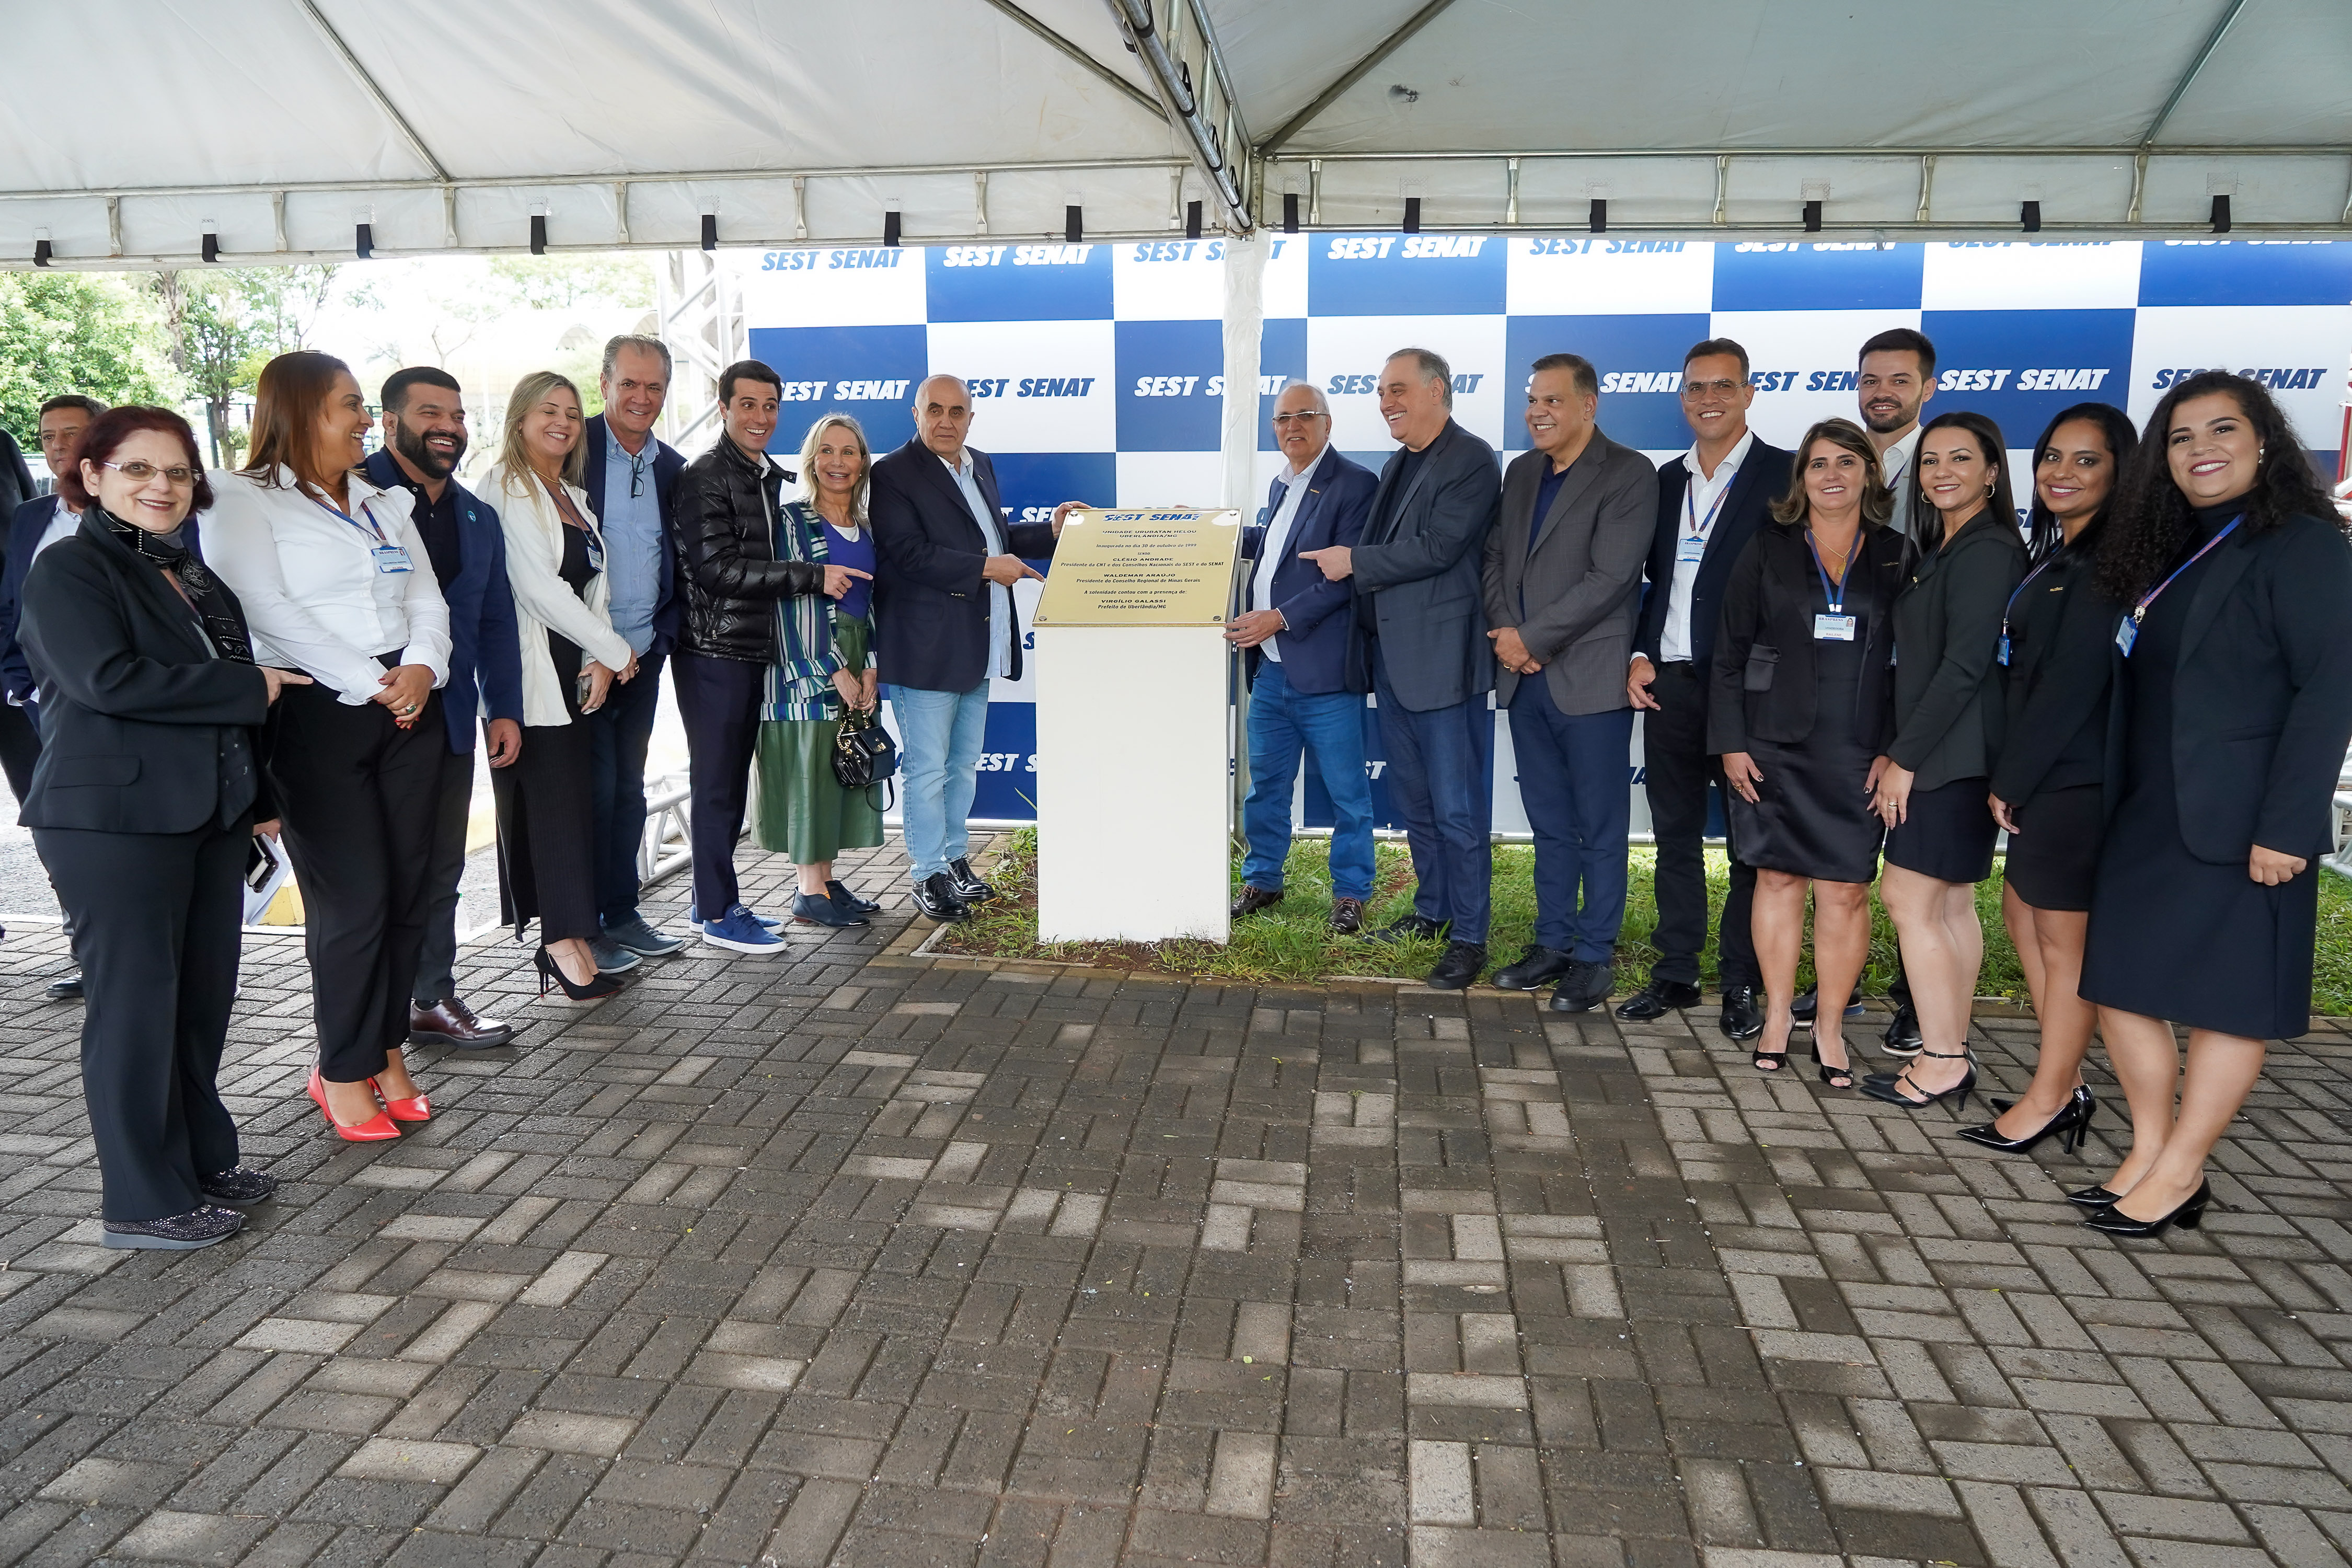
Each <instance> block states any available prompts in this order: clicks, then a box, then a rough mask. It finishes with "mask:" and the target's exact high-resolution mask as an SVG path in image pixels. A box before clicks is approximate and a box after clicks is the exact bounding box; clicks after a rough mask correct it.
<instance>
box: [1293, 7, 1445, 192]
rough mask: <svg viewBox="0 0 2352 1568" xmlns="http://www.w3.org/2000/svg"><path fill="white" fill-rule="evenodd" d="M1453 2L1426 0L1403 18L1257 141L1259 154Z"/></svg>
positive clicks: (1295, 129) (1297, 128)
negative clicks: (1301, 105)
mask: <svg viewBox="0 0 2352 1568" xmlns="http://www.w3.org/2000/svg"><path fill="white" fill-rule="evenodd" d="M1453 4H1454V0H1429V4H1428V5H1423V7H1422V8H1421V9H1420V10H1418V11H1416V12H1414V13H1413V14H1412V16H1408V17H1407V18H1405V21H1404V23H1403V25H1402V26H1400V27H1398V28H1397V30H1396V31H1395V32H1393V33H1391V34H1390V35H1389V36H1388V37H1385V38H1382V39H1381V41H1380V42H1379V43H1378V44H1376V45H1374V46H1373V47H1372V51H1371V53H1370V54H1368V55H1366V56H1365V57H1364V58H1361V59H1360V60H1358V61H1357V62H1356V63H1355V64H1354V65H1352V66H1349V68H1347V69H1346V70H1345V71H1343V72H1341V73H1340V76H1339V79H1338V80H1337V81H1334V82H1333V83H1332V84H1331V85H1330V86H1328V87H1327V88H1325V89H1323V90H1322V91H1321V92H1319V93H1318V94H1317V95H1316V96H1315V98H1314V100H1313V101H1311V102H1310V103H1308V104H1307V107H1306V108H1304V109H1302V110H1299V111H1298V112H1297V113H1296V114H1294V115H1292V116H1291V117H1290V118H1289V119H1288V120H1287V121H1284V123H1283V125H1282V128H1281V129H1280V130H1278V131H1276V132H1275V133H1274V134H1273V135H1271V136H1269V137H1267V138H1266V139H1265V141H1264V142H1261V143H1259V145H1258V153H1259V155H1260V156H1262V157H1266V158H1271V157H1274V156H1275V155H1276V153H1279V152H1280V151H1281V150H1282V148H1283V146H1284V144H1285V143H1286V142H1289V140H1290V139H1291V138H1292V137H1293V136H1296V135H1297V133H1298V132H1300V131H1302V130H1304V129H1305V128H1306V127H1307V125H1308V124H1309V123H1310V122H1312V121H1314V119H1315V117H1316V116H1317V115H1318V114H1321V113H1322V112H1323V111H1324V110H1327V109H1328V108H1330V107H1331V105H1332V104H1334V103H1336V102H1338V101H1339V96H1340V95H1341V94H1342V93H1344V92H1346V91H1347V90H1348V89H1349V88H1351V87H1353V86H1355V85H1356V84H1357V83H1358V82H1360V81H1361V80H1363V79H1364V78H1365V77H1366V76H1368V75H1370V72H1371V70H1372V68H1374V67H1376V66H1378V65H1379V64H1380V63H1381V61H1382V60H1384V59H1386V58H1389V57H1390V56H1391V55H1392V54H1394V53H1396V52H1397V51H1398V50H1399V49H1401V48H1402V47H1404V46H1405V45H1406V44H1407V43H1408V42H1409V41H1411V39H1412V36H1413V35H1414V34H1415V33H1418V32H1420V31H1421V30H1422V28H1423V27H1425V26H1428V25H1429V24H1430V23H1431V22H1433V21H1435V20H1436V19H1437V14H1438V13H1439V12H1441V11H1443V10H1444V9H1445V8H1446V7H1447V6H1448V5H1453Z"/></svg>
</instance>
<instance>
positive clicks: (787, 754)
mask: <svg viewBox="0 0 2352 1568" xmlns="http://www.w3.org/2000/svg"><path fill="white" fill-rule="evenodd" d="M870 635H871V632H870V628H869V627H868V626H867V624H866V622H864V621H853V620H850V619H847V618H846V617H844V618H843V619H841V620H837V621H835V623H834V627H833V636H834V642H835V646H836V647H839V648H840V650H841V656H842V658H843V661H844V662H845V664H846V665H847V666H848V668H850V669H852V670H856V671H859V672H863V671H864V669H865V668H866V647H867V639H868V637H870ZM840 729H841V721H840V720H838V719H769V720H763V721H761V724H760V754H759V801H758V805H757V807H756V808H755V809H754V811H753V812H752V815H751V832H752V837H754V838H756V839H757V840H758V841H759V845H760V847H761V848H762V849H765V850H767V851H768V852H769V853H771V854H782V855H786V856H789V857H791V858H792V862H793V865H795V866H816V865H822V864H823V863H824V862H825V861H827V860H830V859H832V858H834V857H835V856H836V855H838V854H839V853H840V852H841V851H842V850H844V849H873V848H877V847H880V845H881V843H882V801H883V796H884V793H885V786H884V785H882V784H874V785H871V786H869V787H867V788H866V789H859V790H848V789H844V788H842V787H841V784H840V782H839V781H838V780H836V779H835V777H834V776H833V738H834V736H835V734H836V733H837V732H839V731H840Z"/></svg>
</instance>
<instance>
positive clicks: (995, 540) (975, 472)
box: [940, 447, 1013, 679]
mask: <svg viewBox="0 0 2352 1568" xmlns="http://www.w3.org/2000/svg"><path fill="white" fill-rule="evenodd" d="M956 459H957V460H955V461H953V462H950V461H949V459H947V458H940V462H941V463H943V464H945V465H946V467H947V470H948V472H949V474H950V475H951V476H952V477H953V478H954V479H955V483H956V489H959V490H961V491H962V492H963V503H964V505H966V506H968V507H970V508H971V520H972V521H974V522H976V523H978V524H980V536H981V538H982V539H984V540H986V541H987V542H988V552H989V553H990V554H991V555H1003V554H1004V553H1005V545H1004V521H1003V519H1002V518H1000V517H998V516H997V515H996V514H995V512H994V510H992V508H991V507H990V506H989V504H988V498H987V497H986V496H983V495H982V494H981V493H980V479H979V472H980V470H979V465H977V464H976V463H974V462H973V461H972V456H971V447H964V448H962V449H961V450H960V451H958V452H957V453H956ZM981 586H982V588H985V589H986V590H987V591H988V673H989V674H991V675H993V676H996V677H998V678H999V679H1009V678H1010V676H1011V674H1012V670H1013V590H1012V589H1010V588H1008V587H1006V586H1005V585H1004V584H1002V583H991V582H989V581H987V580H986V579H985V578H983V579H982V581H981Z"/></svg>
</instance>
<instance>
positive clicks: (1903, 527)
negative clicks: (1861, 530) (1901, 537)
mask: <svg viewBox="0 0 2352 1568" xmlns="http://www.w3.org/2000/svg"><path fill="white" fill-rule="evenodd" d="M1919 432H1920V427H1919V426H1916V425H1914V426H1911V434H1909V435H1908V436H1906V437H1903V439H1901V440H1900V441H1897V442H1895V445H1893V446H1892V447H1887V448H1886V450H1885V451H1884V452H1881V453H1879V454H1878V468H1879V471H1880V473H1881V475H1882V476H1883V477H1884V478H1885V480H1886V488H1887V489H1890V490H1893V491H1894V492H1895V515H1894V516H1893V517H1892V518H1891V519H1889V520H1888V521H1887V526H1888V527H1889V528H1892V529H1893V530H1894V531H1895V532H1897V533H1902V534H1908V533H1909V532H1910V531H1911V486H1910V485H1909V483H1908V482H1907V481H1908V480H1909V479H1910V477H1911V459H1912V458H1916V457H1917V456H1918V455H1919Z"/></svg>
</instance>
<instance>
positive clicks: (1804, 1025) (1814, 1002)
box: [1789, 991, 1862, 1029]
mask: <svg viewBox="0 0 2352 1568" xmlns="http://www.w3.org/2000/svg"><path fill="white" fill-rule="evenodd" d="M1821 1010H1822V997H1821V993H1820V992H1818V991H1807V992H1805V993H1803V994H1801V995H1799V996H1798V998H1797V999H1796V1000H1795V1001H1794V1002H1792V1003H1790V1005H1789V1016H1790V1017H1791V1018H1794V1019H1795V1020H1796V1021H1797V1027H1799V1028H1801V1029H1810V1028H1811V1027H1812V1026H1813V1019H1814V1018H1815V1017H1816V1016H1819V1015H1820V1013H1821ZM1845 1016H1846V1017H1847V1019H1848V1020H1852V1019H1855V1018H1859V1017H1861V1016H1862V999H1861V998H1860V997H1855V996H1849V997H1847V998H1846V1004H1845Z"/></svg>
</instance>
